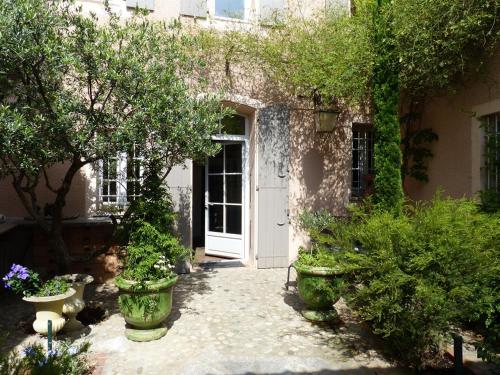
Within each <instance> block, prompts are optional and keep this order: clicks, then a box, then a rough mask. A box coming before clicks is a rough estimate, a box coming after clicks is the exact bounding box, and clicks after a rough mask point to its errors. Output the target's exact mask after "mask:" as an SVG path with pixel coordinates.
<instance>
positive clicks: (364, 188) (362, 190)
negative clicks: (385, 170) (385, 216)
mask: <svg viewBox="0 0 500 375" xmlns="http://www.w3.org/2000/svg"><path fill="white" fill-rule="evenodd" d="M373 145H374V131H373V127H372V126H371V125H369V124H353V126H352V186H351V191H352V196H353V197H362V196H363V195H365V194H367V193H368V192H369V189H370V188H371V187H372V185H373V172H374V168H373V166H374V158H373Z"/></svg>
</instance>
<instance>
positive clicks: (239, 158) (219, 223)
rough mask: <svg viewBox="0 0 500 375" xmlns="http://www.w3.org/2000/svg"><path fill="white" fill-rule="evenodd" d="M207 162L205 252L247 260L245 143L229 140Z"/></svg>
mask: <svg viewBox="0 0 500 375" xmlns="http://www.w3.org/2000/svg"><path fill="white" fill-rule="evenodd" d="M221 146H222V149H221V151H220V152H219V153H218V154H217V155H216V156H214V157H211V158H209V159H208V161H207V165H206V172H205V177H206V184H205V186H206V191H205V225H206V228H205V253H206V254H209V255H217V256H223V257H228V258H239V259H241V258H244V254H245V252H244V249H245V242H244V233H245V211H246V210H245V207H246V206H245V204H246V202H245V195H246V194H245V184H246V181H247V178H246V163H245V154H246V153H245V151H246V150H245V147H246V144H245V142H235V141H226V142H223V143H221Z"/></svg>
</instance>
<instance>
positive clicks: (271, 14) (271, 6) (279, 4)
mask: <svg viewBox="0 0 500 375" xmlns="http://www.w3.org/2000/svg"><path fill="white" fill-rule="evenodd" d="M284 13H285V1H284V0H260V19H261V20H263V21H274V20H276V19H281V18H283V16H284Z"/></svg>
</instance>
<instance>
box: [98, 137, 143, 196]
mask: <svg viewBox="0 0 500 375" xmlns="http://www.w3.org/2000/svg"><path fill="white" fill-rule="evenodd" d="M142 162H143V158H142V156H141V155H140V151H139V149H138V147H137V146H134V147H133V148H132V149H131V150H130V151H129V152H120V153H118V154H117V155H116V156H113V157H109V158H107V159H105V160H103V161H102V162H101V165H100V173H99V202H100V203H101V204H111V205H118V206H126V205H127V204H129V203H131V202H132V201H134V200H135V199H137V198H138V197H139V196H140V195H141V184H142V178H143V176H142V175H143V168H142Z"/></svg>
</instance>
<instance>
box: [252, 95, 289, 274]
mask: <svg viewBox="0 0 500 375" xmlns="http://www.w3.org/2000/svg"><path fill="white" fill-rule="evenodd" d="M258 116H259V117H258V119H259V122H258V140H257V142H258V146H257V148H258V172H257V176H258V182H257V188H258V222H257V228H258V229H257V236H258V239H257V254H258V260H257V266H258V267H259V268H279V267H288V262H289V259H288V254H289V251H288V231H289V223H288V220H289V218H288V159H289V148H288V142H289V141H288V139H289V112H288V108H287V107H285V106H282V105H276V106H270V107H267V108H263V109H262V110H260V111H259V115H258Z"/></svg>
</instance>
